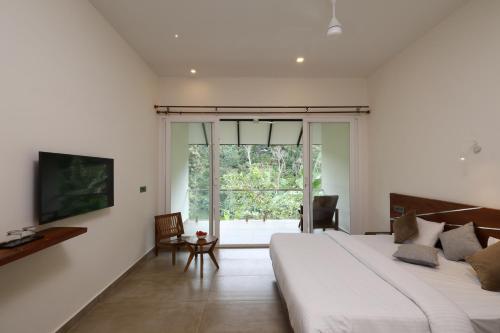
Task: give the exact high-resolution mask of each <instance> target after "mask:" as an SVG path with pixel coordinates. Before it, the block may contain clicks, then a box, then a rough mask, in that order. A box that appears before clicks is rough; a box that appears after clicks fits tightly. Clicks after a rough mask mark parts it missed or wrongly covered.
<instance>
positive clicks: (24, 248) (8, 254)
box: [0, 227, 87, 266]
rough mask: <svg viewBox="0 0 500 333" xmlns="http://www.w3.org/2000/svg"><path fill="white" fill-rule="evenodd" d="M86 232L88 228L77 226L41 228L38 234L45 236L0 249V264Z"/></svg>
mask: <svg viewBox="0 0 500 333" xmlns="http://www.w3.org/2000/svg"><path fill="white" fill-rule="evenodd" d="M86 232H87V228H77V227H54V228H48V229H45V230H41V231H39V232H37V234H38V235H40V236H43V238H41V239H37V240H35V241H32V242H30V243H27V244H24V245H21V246H18V247H15V248H12V249H0V266H2V265H6V264H8V263H10V262H13V261H16V260H19V259H21V258H24V257H26V256H29V255H30V254H33V253H36V252H38V251H41V250H43V249H46V248H48V247H51V246H53V245H56V244H59V243H61V242H64V241H65V240H68V239H70V238H73V237H76V236H79V235H81V234H84V233H86Z"/></svg>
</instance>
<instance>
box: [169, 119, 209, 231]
mask: <svg viewBox="0 0 500 333" xmlns="http://www.w3.org/2000/svg"><path fill="white" fill-rule="evenodd" d="M170 133H171V139H170V159H169V161H168V163H169V165H170V211H171V212H181V214H182V219H183V222H184V233H185V235H194V234H195V233H196V231H198V230H202V231H205V232H208V233H210V234H213V222H212V145H211V143H212V124H211V123H208V122H203V123H202V122H182V123H181V122H178V123H177V122H176V123H171V127H170Z"/></svg>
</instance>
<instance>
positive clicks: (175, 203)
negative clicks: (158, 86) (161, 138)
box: [169, 123, 189, 220]
mask: <svg viewBox="0 0 500 333" xmlns="http://www.w3.org/2000/svg"><path fill="white" fill-rule="evenodd" d="M169 142H170V144H171V151H170V154H171V155H170V156H171V158H170V161H171V165H170V179H171V181H170V193H171V196H170V211H171V212H181V215H182V219H183V220H187V219H188V217H189V124H188V123H174V124H172V131H171V140H170V141H169Z"/></svg>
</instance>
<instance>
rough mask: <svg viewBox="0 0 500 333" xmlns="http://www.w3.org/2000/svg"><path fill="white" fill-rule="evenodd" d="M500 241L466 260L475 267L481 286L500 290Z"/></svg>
mask: <svg viewBox="0 0 500 333" xmlns="http://www.w3.org/2000/svg"><path fill="white" fill-rule="evenodd" d="M498 258H500V242H498V243H496V244H493V245H490V246H488V247H487V248H485V249H484V250H481V251H478V252H476V253H475V254H474V255H472V256H470V257H467V258H466V259H465V260H466V261H467V262H468V263H469V264H470V265H471V266H472V268H474V270H475V271H476V273H477V277H478V278H479V281H480V282H481V288H483V289H485V290H489V291H500V260H498Z"/></svg>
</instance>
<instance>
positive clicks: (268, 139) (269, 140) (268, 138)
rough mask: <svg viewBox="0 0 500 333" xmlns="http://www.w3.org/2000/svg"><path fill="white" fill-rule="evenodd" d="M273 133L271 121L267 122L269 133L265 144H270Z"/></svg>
mask: <svg viewBox="0 0 500 333" xmlns="http://www.w3.org/2000/svg"><path fill="white" fill-rule="evenodd" d="M272 133H273V123H269V135H268V136H267V146H268V147H270V146H271V135H272Z"/></svg>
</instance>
